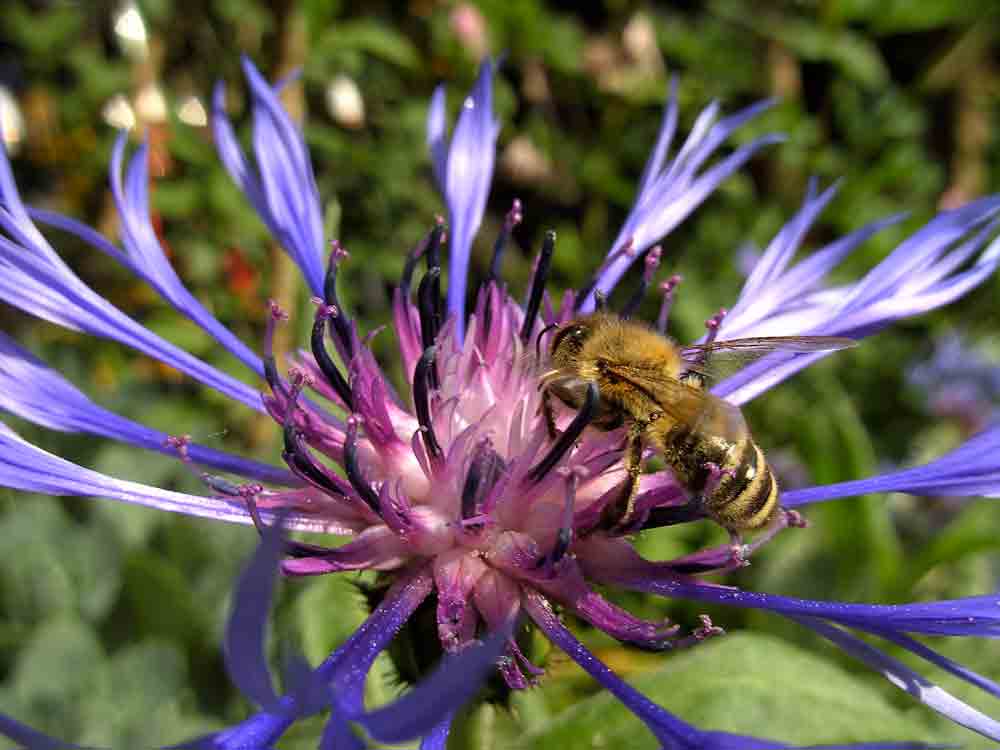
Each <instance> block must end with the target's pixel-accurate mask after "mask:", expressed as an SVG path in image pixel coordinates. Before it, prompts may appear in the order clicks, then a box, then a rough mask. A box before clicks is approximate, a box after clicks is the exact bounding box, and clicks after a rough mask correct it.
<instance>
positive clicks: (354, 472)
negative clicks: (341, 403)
mask: <svg viewBox="0 0 1000 750" xmlns="http://www.w3.org/2000/svg"><path fill="white" fill-rule="evenodd" d="M344 473H346V474H347V481H349V482H350V483H351V486H352V487H353V488H354V491H355V492H357V493H358V495H360V496H361V499H362V500H363V501H364V502H365V504H366V505H367V506H368V507H369V508H371V509H372V510H373V511H375V513H379V508H380V503H379V499H378V494H377V493H376V492H375V490H374V489H372V486H371V485H370V484H369V483H368V480H367V479H365V477H364V474H362V473H361V467H360V466H359V465H358V420H357V419H356V418H355V417H351V418H349V419H348V420H347V435H346V436H345V439H344Z"/></svg>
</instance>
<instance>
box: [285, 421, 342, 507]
mask: <svg viewBox="0 0 1000 750" xmlns="http://www.w3.org/2000/svg"><path fill="white" fill-rule="evenodd" d="M292 414H293V412H292V411H291V410H289V412H288V415H287V416H286V417H285V424H284V425H283V428H282V432H281V434H282V437H283V438H284V444H285V445H284V450H283V451H282V452H281V458H282V459H283V460H284V462H285V463H286V464H288V468H290V469H291V470H292V471H293V472H295V475H296V476H298V477H301V478H302V479H304V480H305V481H307V482H309V484H311V485H313V486H314V487H317V488H319V489H321V490H323V492H326V493H327V494H329V495H332V496H333V497H344V491H343V490H342V489H341V488H340V487H338V486H337V485H336V484H335V483H334V482H333V480H332V479H331V478H330V477H329V476H328V475H327V473H326V471H325V470H324V469H323V467H322V466H320V464H318V463H317V462H316V459H314V458H313V457H312V454H311V453H310V452H309V448H308V446H307V445H306V444H305V442H304V441H303V439H302V433H301V432H300V431H299V430H298V429H297V428H296V427H295V423H294V422H293V421H292Z"/></svg>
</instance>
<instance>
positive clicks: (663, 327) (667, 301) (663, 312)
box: [656, 273, 683, 333]
mask: <svg viewBox="0 0 1000 750" xmlns="http://www.w3.org/2000/svg"><path fill="white" fill-rule="evenodd" d="M681 281H683V278H682V277H681V275H680V274H676V273H675V274H674V275H673V276H671V277H670V278H669V279H667V280H666V281H664V282H663V283H662V284H660V291H661V292H663V302H662V303H660V314H659V316H658V317H657V318H656V330H658V331H659V332H660V333H666V332H667V320H668V319H669V318H670V308H671V307H672V306H673V304H674V290H675V289H676V288H677V285H678V284H680V283H681Z"/></svg>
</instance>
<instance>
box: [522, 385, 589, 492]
mask: <svg viewBox="0 0 1000 750" xmlns="http://www.w3.org/2000/svg"><path fill="white" fill-rule="evenodd" d="M598 398H600V391H599V390H598V388H597V383H593V382H591V383H588V384H587V394H586V396H584V399H583V406H581V407H580V411H579V412H577V415H576V416H575V417H573V421H572V422H570V423H569V426H568V427H567V428H566V431H565V432H563V434H562V435H560V436H559V439H558V440H556V442H555V444H554V445H553V446H552V447H551V448H550V449H549V452H548V453H546V454H545V456H544V457H543V458H542V460H541V461H539V462H538V463H537V464H536V465H535V466H533V467H532V468H531V469H529V470H528V474H527V479H528V480H529V481H531V482H535V483H537V482H540V481H541V480H542V479H544V478H545V475H546V474H548V473H549V471H551V470H552V469H553V467H555V465H556V464H558V463H559V462H560V461H561V460H562V458H563V456H565V455H566V453H567V452H568V451H569V449H570V448H572V447H573V444H574V443H575V442H576V440H577V438H578V437H580V435H581V434H582V433H583V431H584V430H585V429H586V428H587V425H589V424H590V422H591V421H592V420H593V418H594V413H595V412H596V411H597V400H598Z"/></svg>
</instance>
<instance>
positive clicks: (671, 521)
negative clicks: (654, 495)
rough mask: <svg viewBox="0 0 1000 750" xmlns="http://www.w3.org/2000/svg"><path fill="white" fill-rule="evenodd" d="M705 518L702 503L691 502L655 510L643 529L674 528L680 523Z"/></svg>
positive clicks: (650, 513)
mask: <svg viewBox="0 0 1000 750" xmlns="http://www.w3.org/2000/svg"><path fill="white" fill-rule="evenodd" d="M702 518H705V512H704V511H703V510H702V507H701V503H698V502H689V503H685V504H684V505H668V506H666V507H663V508H653V509H652V510H650V511H649V515H648V516H647V517H646V521H645V523H643V524H642V528H643V529H656V528H659V527H661V526H674V525H676V524H679V523H688V522H689V521H698V520H701V519H702Z"/></svg>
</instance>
